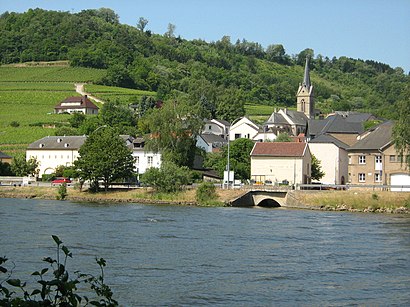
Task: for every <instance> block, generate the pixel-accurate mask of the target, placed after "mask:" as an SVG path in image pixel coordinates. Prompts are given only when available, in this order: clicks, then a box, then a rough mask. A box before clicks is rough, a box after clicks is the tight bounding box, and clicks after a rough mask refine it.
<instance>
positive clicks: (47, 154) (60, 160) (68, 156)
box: [26, 149, 79, 178]
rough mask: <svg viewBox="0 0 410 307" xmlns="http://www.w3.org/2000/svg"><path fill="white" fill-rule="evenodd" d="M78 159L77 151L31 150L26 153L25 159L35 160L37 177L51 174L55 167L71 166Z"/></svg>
mask: <svg viewBox="0 0 410 307" xmlns="http://www.w3.org/2000/svg"><path fill="white" fill-rule="evenodd" d="M78 157H79V154H78V150H76V149H66V150H50V149H48V150H31V149H28V150H27V152H26V159H27V160H29V159H30V158H36V159H37V161H38V162H39V177H40V178H41V176H42V175H43V174H52V173H54V170H55V168H56V167H57V166H60V165H64V166H71V165H73V163H74V161H75V160H77V159H78Z"/></svg>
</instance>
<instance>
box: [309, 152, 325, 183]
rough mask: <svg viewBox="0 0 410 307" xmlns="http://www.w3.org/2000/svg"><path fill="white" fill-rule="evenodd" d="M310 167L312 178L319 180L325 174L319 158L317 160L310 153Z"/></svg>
mask: <svg viewBox="0 0 410 307" xmlns="http://www.w3.org/2000/svg"><path fill="white" fill-rule="evenodd" d="M310 169H311V177H312V180H320V179H322V178H323V176H324V175H325V173H324V172H323V171H322V166H321V163H320V160H318V159H317V158H316V157H315V156H314V155H312V166H311V168H310Z"/></svg>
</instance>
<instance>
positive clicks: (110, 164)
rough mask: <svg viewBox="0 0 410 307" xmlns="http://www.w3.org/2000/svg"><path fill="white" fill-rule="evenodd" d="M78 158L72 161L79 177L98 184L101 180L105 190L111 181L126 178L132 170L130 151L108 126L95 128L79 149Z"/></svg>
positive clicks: (132, 159)
mask: <svg viewBox="0 0 410 307" xmlns="http://www.w3.org/2000/svg"><path fill="white" fill-rule="evenodd" d="M79 154H80V158H79V159H78V160H77V161H75V162H74V164H75V166H76V168H77V169H78V171H79V174H80V177H81V178H82V179H84V180H90V181H91V182H92V183H94V184H98V180H103V182H104V188H105V191H107V190H108V186H109V185H110V183H111V182H113V181H115V180H118V179H127V178H129V177H131V176H132V174H133V170H134V158H133V157H132V153H131V151H130V150H129V149H128V148H127V146H126V144H125V142H124V140H123V139H121V138H120V137H119V136H118V135H117V134H116V133H115V131H114V129H112V128H110V127H101V128H100V129H97V130H96V131H94V132H93V133H91V134H90V136H89V137H88V138H87V139H86V141H85V142H84V145H83V146H81V148H80V150H79Z"/></svg>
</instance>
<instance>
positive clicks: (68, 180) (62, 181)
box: [51, 178, 71, 185]
mask: <svg viewBox="0 0 410 307" xmlns="http://www.w3.org/2000/svg"><path fill="white" fill-rule="evenodd" d="M51 183H52V184H53V185H54V184H62V183H71V180H70V179H68V178H57V179H54V180H53V181H51Z"/></svg>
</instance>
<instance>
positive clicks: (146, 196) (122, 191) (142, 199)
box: [0, 186, 243, 206]
mask: <svg viewBox="0 0 410 307" xmlns="http://www.w3.org/2000/svg"><path fill="white" fill-rule="evenodd" d="M58 189H59V187H57V186H55V187H52V186H50V187H41V186H28V187H13V186H2V187H0V197H2V198H36V199H56V198H57V196H59V194H58ZM241 194H243V191H241V190H224V189H219V188H217V189H216V198H214V199H213V202H212V203H206V204H204V205H206V206H209V205H213V206H224V205H225V203H226V202H228V201H229V200H231V199H233V198H235V197H238V196H239V195H241ZM65 200H69V201H70V200H71V201H80V202H82V201H84V202H104V203H107V202H111V203H116V202H118V203H147V204H179V205H198V202H197V198H196V189H194V188H187V189H185V190H182V191H180V192H172V193H165V192H157V191H155V190H154V189H152V188H137V189H126V188H119V189H111V190H110V191H108V192H104V191H102V192H100V193H92V192H89V191H82V192H81V191H80V190H79V189H77V188H72V187H68V188H67V195H66V197H65Z"/></svg>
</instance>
